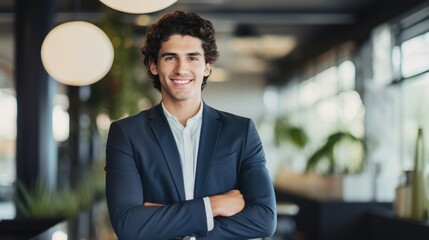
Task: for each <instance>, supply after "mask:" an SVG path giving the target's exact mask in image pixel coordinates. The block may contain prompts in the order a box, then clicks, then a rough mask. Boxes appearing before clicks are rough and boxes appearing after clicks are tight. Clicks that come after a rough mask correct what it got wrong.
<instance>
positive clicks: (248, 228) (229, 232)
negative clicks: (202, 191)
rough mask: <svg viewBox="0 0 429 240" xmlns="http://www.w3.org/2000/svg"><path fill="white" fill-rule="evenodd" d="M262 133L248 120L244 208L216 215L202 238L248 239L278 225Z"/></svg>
mask: <svg viewBox="0 0 429 240" xmlns="http://www.w3.org/2000/svg"><path fill="white" fill-rule="evenodd" d="M265 163H266V160H265V155H264V151H263V148H262V144H261V141H260V138H259V135H258V133H257V131H256V129H255V126H254V124H253V122H252V121H251V120H248V127H247V132H246V138H245V144H244V145H243V149H242V161H241V167H240V173H239V189H240V191H241V192H242V194H243V195H244V198H245V202H246V207H245V209H244V210H243V211H242V212H240V213H238V214H236V215H234V216H232V217H215V219H214V220H215V223H214V229H213V230H212V231H210V232H209V233H208V235H207V237H205V238H202V239H248V238H257V237H267V236H270V235H272V234H273V233H274V231H275V228H276V219H277V211H276V204H275V195H274V189H273V185H272V182H271V179H270V177H269V174H268V170H267V169H266V166H265Z"/></svg>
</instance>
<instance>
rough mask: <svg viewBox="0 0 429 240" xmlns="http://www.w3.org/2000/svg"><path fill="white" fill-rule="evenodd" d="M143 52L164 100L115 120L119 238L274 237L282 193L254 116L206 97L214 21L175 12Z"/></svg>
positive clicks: (113, 173) (109, 176) (111, 140)
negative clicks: (273, 179) (278, 196)
mask: <svg viewBox="0 0 429 240" xmlns="http://www.w3.org/2000/svg"><path fill="white" fill-rule="evenodd" d="M142 53H143V55H144V57H145V59H144V63H145V65H146V67H147V69H148V74H149V76H150V77H151V79H152V81H153V86H154V87H155V88H156V89H158V90H159V91H160V93H161V97H162V101H161V103H160V104H158V105H157V106H155V107H153V108H152V109H149V110H145V111H142V112H140V113H139V114H137V115H135V116H132V117H128V118H125V119H122V120H119V121H117V122H114V123H112V125H111V127H110V131H109V136H108V140H107V150H106V153H107V161H106V200H107V204H108V208H109V214H110V219H111V222H112V226H113V228H114V230H115V232H116V234H117V235H118V237H119V239H121V240H126V239H130V240H138V239H151V240H153V239H249V238H256V237H266V236H269V235H272V234H273V232H274V230H275V226H276V208H275V197H274V191H273V186H272V184H271V181H270V177H269V175H268V171H267V169H266V167H265V162H266V160H265V155H264V152H263V148H262V144H261V141H260V139H259V136H258V133H257V131H256V129H255V126H254V124H253V122H252V121H251V120H250V119H248V118H244V117H239V116H236V115H233V114H230V113H226V112H222V111H219V110H216V109H214V108H211V107H210V106H208V105H207V104H206V103H204V102H203V100H202V96H201V93H202V90H203V89H204V87H205V86H206V83H207V79H208V77H209V75H210V73H211V68H212V64H213V63H214V62H215V61H216V60H217V58H218V55H219V54H218V51H217V47H216V41H215V32H214V27H213V25H212V23H211V22H210V21H208V20H205V19H203V18H201V17H200V16H198V15H196V14H194V13H184V12H174V13H171V14H167V15H165V16H163V17H162V18H161V19H160V20H159V21H158V22H157V23H155V24H154V25H152V26H151V27H150V28H149V29H148V33H147V37H146V42H145V45H144V47H143V48H142Z"/></svg>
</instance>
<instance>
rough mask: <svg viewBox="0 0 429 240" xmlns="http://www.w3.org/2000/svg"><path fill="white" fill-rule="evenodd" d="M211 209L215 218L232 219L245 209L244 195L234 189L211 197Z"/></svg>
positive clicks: (151, 205) (155, 205) (146, 204)
mask: <svg viewBox="0 0 429 240" xmlns="http://www.w3.org/2000/svg"><path fill="white" fill-rule="evenodd" d="M209 199H210V207H211V210H212V214H213V217H217V216H222V217H230V216H232V215H235V214H237V213H239V212H241V210H243V209H244V205H245V202H244V198H243V194H241V192H240V191H239V190H237V189H233V190H231V191H228V192H226V193H223V194H219V195H214V196H211V197H209ZM143 205H144V206H145V207H162V206H165V205H164V204H160V203H152V202H145V203H144V204H143Z"/></svg>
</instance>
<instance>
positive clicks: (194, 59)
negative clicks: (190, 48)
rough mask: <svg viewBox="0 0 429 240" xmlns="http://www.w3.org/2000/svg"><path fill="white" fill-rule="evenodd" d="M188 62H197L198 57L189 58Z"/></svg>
mask: <svg viewBox="0 0 429 240" xmlns="http://www.w3.org/2000/svg"><path fill="white" fill-rule="evenodd" d="M189 60H191V61H198V57H189Z"/></svg>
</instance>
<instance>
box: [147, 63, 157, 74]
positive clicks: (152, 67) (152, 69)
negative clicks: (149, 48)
mask: <svg viewBox="0 0 429 240" xmlns="http://www.w3.org/2000/svg"><path fill="white" fill-rule="evenodd" d="M149 70H150V72H151V73H152V74H153V75H158V66H157V65H156V64H155V63H154V62H153V61H150V62H149Z"/></svg>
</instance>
